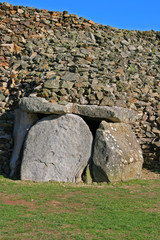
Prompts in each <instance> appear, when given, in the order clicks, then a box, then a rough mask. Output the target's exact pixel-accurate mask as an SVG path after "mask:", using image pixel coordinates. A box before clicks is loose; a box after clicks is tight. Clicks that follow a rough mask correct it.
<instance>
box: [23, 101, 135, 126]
mask: <svg viewBox="0 0 160 240" xmlns="http://www.w3.org/2000/svg"><path fill="white" fill-rule="evenodd" d="M19 107H20V109H21V110H23V111H26V112H32V113H44V114H66V113H74V114H78V115H81V116H85V117H88V118H92V119H101V120H109V121H112V122H126V123H134V122H135V121H136V120H137V119H138V114H137V113H136V112H135V111H133V110H131V109H127V108H123V107H108V106H96V105H80V104H76V103H75V104H73V103H67V104H64V105H61V104H58V103H51V102H48V101H47V100H45V99H44V98H40V97H28V98H27V97H24V98H22V99H21V100H20V103H19Z"/></svg>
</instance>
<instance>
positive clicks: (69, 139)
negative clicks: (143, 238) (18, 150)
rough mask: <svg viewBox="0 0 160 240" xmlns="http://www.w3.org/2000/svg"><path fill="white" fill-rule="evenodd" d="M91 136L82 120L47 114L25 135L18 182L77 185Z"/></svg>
mask: <svg viewBox="0 0 160 240" xmlns="http://www.w3.org/2000/svg"><path fill="white" fill-rule="evenodd" d="M91 145H92V134H91V132H90V130H89V128H88V126H87V125H86V123H85V122H84V121H83V119H82V118H80V117H79V116H76V115H72V114H66V115H62V116H55V115H51V116H48V117H45V118H43V119H42V120H40V121H39V122H38V123H36V124H35V125H34V126H33V127H32V128H31V130H30V131H29V133H28V136H27V139H26V142H25V147H24V154H23V159H22V165H21V179H22V180H33V181H49V180H55V181H64V182H77V181H79V180H80V177H81V174H82V172H83V170H84V168H85V166H86V165H87V163H88V161H89V158H90V155H91Z"/></svg>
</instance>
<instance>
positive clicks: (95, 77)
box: [0, 2, 160, 176]
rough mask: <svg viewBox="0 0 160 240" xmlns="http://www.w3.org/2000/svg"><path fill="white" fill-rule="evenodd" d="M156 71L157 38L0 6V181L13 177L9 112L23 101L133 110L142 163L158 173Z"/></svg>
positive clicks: (159, 77) (159, 83)
mask: <svg viewBox="0 0 160 240" xmlns="http://www.w3.org/2000/svg"><path fill="white" fill-rule="evenodd" d="M159 64H160V32H155V31H144V32H143V31H128V30H125V29H124V30H122V29H116V28H112V27H110V26H103V25H100V24H97V23H94V22H93V21H91V20H87V19H85V18H83V17H78V16H77V15H74V14H67V13H66V11H65V12H54V11H47V10H39V9H35V8H31V7H23V6H13V5H11V4H9V3H2V2H1V3H0V174H4V175H6V176H8V175H9V172H10V169H9V161H10V157H11V153H12V149H13V134H12V133H13V122H14V115H13V110H14V109H15V108H16V107H17V104H18V102H19V100H20V99H21V98H23V97H28V96H36V97H42V98H44V99H46V100H48V101H49V102H52V103H59V104H65V105H66V104H67V103H78V104H81V105H97V106H107V107H115V106H117V107H123V108H129V109H132V110H135V111H136V112H137V113H138V115H139V120H137V121H136V122H134V124H133V126H132V127H133V129H134V132H135V134H136V136H137V138H138V139H139V141H140V144H141V147H142V150H143V156H144V164H145V166H147V167H148V168H154V169H157V170H158V168H159V169H160V147H159V139H160V67H159ZM41 110H43V109H41Z"/></svg>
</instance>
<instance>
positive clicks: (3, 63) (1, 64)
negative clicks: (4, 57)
mask: <svg viewBox="0 0 160 240" xmlns="http://www.w3.org/2000/svg"><path fill="white" fill-rule="evenodd" d="M0 67H9V64H8V63H7V62H2V63H0Z"/></svg>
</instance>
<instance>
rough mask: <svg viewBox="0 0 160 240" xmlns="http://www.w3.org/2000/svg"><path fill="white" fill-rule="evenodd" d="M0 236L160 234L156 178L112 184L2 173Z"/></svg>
mask: <svg viewBox="0 0 160 240" xmlns="http://www.w3.org/2000/svg"><path fill="white" fill-rule="evenodd" d="M0 203H1V204H0V215H1V217H0V232H1V235H0V239H6V240H9V239H12V240H13V239H16V240H17V239H46V240H49V239H60V240H62V239H68V240H70V239H76V240H83V239H95V240H98V239H103V240H104V239H107V240H108V239H115V240H117V239H123V240H124V239H127V240H128V239H135V240H141V239H142V240H147V239H148V240H154V239H160V179H153V180H135V181H130V182H127V183H120V184H115V185H106V184H99V185H85V184H81V185H80V184H79V185H78V184H68V183H55V182H49V183H32V182H25V181H12V180H8V179H5V178H3V177H1V178H0Z"/></svg>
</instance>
